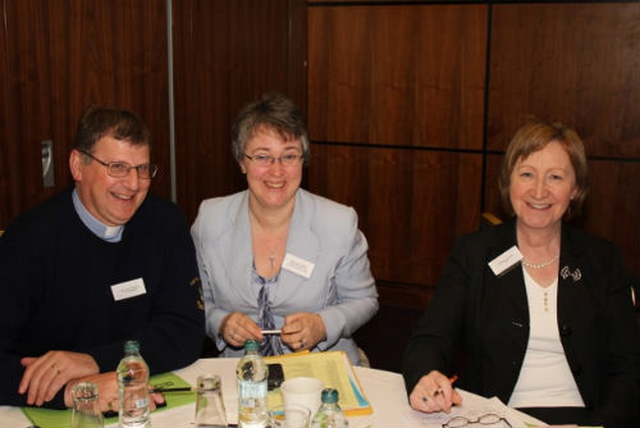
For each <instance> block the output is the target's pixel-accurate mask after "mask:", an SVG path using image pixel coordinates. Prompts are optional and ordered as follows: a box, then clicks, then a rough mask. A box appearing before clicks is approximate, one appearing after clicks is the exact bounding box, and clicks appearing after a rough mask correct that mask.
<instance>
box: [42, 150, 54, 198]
mask: <svg viewBox="0 0 640 428" xmlns="http://www.w3.org/2000/svg"><path fill="white" fill-rule="evenodd" d="M41 145H42V184H43V186H44V187H53V186H54V185H55V179H54V177H55V175H54V170H53V141H51V140H47V141H43V142H42V143H41Z"/></svg>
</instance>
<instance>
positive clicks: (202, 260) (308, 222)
mask: <svg viewBox="0 0 640 428" xmlns="http://www.w3.org/2000/svg"><path fill="white" fill-rule="evenodd" d="M248 203H249V192H248V191H247V190H245V191H243V192H240V193H236V194H233V195H230V196H226V197H221V198H213V199H207V200H205V201H203V202H202V204H201V205H200V210H199V212H198V217H197V218H196V221H195V223H194V224H193V226H192V228H191V234H192V236H193V240H194V243H195V246H196V253H197V256H198V265H199V269H200V278H201V280H202V287H203V294H204V302H205V313H206V330H207V335H208V336H209V337H211V338H213V339H214V340H215V341H216V344H217V346H218V349H219V350H221V352H222V355H223V356H225V357H234V356H239V355H241V354H242V349H236V348H232V347H230V346H228V344H227V343H226V342H225V341H224V340H223V339H222V336H221V335H219V330H220V324H221V323H222V320H223V319H224V318H225V317H226V316H227V315H229V314H230V313H232V312H241V313H243V314H246V315H248V316H250V317H251V318H252V319H253V320H257V319H258V295H257V293H256V290H255V289H254V288H252V286H251V273H252V268H253V251H252V248H253V246H252V242H251V229H250V224H249V204H248ZM367 248H368V246H367V241H366V239H365V237H364V235H363V234H362V232H360V230H358V218H357V215H356V212H355V210H354V209H353V208H350V207H347V206H345V205H341V204H338V203H336V202H333V201H330V200H328V199H325V198H322V197H320V196H317V195H313V194H311V193H309V192H307V191H305V190H303V189H298V191H297V193H296V201H295V207H294V210H293V216H292V218H291V224H290V226H289V235H288V241H287V249H286V252H287V253H289V254H292V255H294V256H297V257H299V258H302V259H304V260H306V261H308V262H311V263H313V264H314V268H313V271H312V273H311V276H310V277H309V279H307V278H304V277H303V276H300V275H298V274H296V273H293V272H291V271H289V270H286V269H284V268H282V269H281V271H280V277H279V281H278V285H277V286H276V287H275V288H274V289H273V290H271V289H270V292H269V295H270V301H271V311H272V313H273V316H274V319H275V324H276V327H277V328H280V327H282V325H283V324H284V318H285V317H286V316H287V315H290V314H293V313H295V312H313V313H318V314H319V315H320V316H321V317H322V320H323V321H324V324H325V327H326V330H327V337H326V339H325V340H324V341H321V342H320V343H318V345H317V346H316V348H314V351H315V350H323V351H324V350H344V351H346V352H347V355H348V356H349V359H350V360H351V362H352V363H353V364H359V363H360V357H359V354H358V349H357V346H356V344H355V342H354V340H353V339H352V337H351V336H352V335H353V333H354V332H355V331H356V330H357V329H358V328H359V327H360V326H362V325H363V324H365V323H366V322H367V321H369V320H370V319H371V318H372V317H373V315H375V313H376V311H377V310H378V293H377V291H376V288H375V282H374V279H373V277H372V276H371V271H370V269H369V259H368V258H367ZM284 348H285V350H286V352H289V351H290V350H289V348H287V347H286V346H285V347H284Z"/></svg>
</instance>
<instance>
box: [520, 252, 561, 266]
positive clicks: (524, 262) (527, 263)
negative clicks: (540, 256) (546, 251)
mask: <svg viewBox="0 0 640 428" xmlns="http://www.w3.org/2000/svg"><path fill="white" fill-rule="evenodd" d="M559 258H560V255H557V256H555V257H552V258H550V259H549V260H547V261H546V262H542V263H530V262H528V261H527V260H526V259H522V264H523V265H524V266H526V267H529V268H531V269H542V268H543V267H547V266H549V265H550V264H551V263H553V262H555V261H556V260H558V259H559Z"/></svg>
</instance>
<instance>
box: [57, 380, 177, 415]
mask: <svg viewBox="0 0 640 428" xmlns="http://www.w3.org/2000/svg"><path fill="white" fill-rule="evenodd" d="M80 382H94V383H95V384H96V385H98V402H99V403H100V411H102V412H107V411H113V412H117V411H118V409H119V407H120V406H119V403H118V377H117V374H116V372H106V373H100V374H97V375H91V376H86V377H83V378H81V379H75V380H73V381H71V382H69V383H68V384H67V387H66V388H65V391H64V404H65V406H67V407H73V396H72V394H71V390H72V389H73V386H74V385H75V384H77V383H80ZM151 388H152V387H151V385H149V390H151ZM149 396H150V399H149V408H150V410H151V411H153V410H155V408H156V405H157V404H162V403H164V401H165V400H164V396H163V395H162V394H160V393H151V394H149Z"/></svg>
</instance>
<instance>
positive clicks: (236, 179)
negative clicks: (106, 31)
mask: <svg viewBox="0 0 640 428" xmlns="http://www.w3.org/2000/svg"><path fill="white" fill-rule="evenodd" d="M305 10H306V9H305V3H304V1H303V0H270V1H263V0H218V1H198V0H174V1H173V18H174V19H173V22H174V59H175V61H174V70H175V85H174V87H175V100H176V102H175V107H176V115H175V118H176V164H177V189H178V192H177V193H178V203H179V204H180V205H181V206H182V207H183V208H184V209H185V211H186V213H187V216H188V217H189V219H190V220H193V219H195V215H196V214H197V209H198V206H199V205H200V202H201V201H202V200H203V199H205V198H211V197H214V196H224V195H228V194H230V193H233V192H235V191H238V190H241V189H244V188H246V180H245V177H244V176H243V175H241V174H240V171H239V168H238V165H237V164H236V163H235V161H234V159H233V156H232V155H231V138H230V131H231V125H232V124H233V122H234V120H235V117H236V115H237V114H238V112H239V110H240V108H241V107H242V106H243V105H244V104H246V103H247V102H249V101H252V100H253V99H255V98H257V97H258V96H259V95H261V94H262V93H264V92H267V91H280V92H283V93H286V94H288V95H289V96H291V97H292V98H293V99H295V100H296V101H297V102H298V103H299V104H300V105H304V102H305V97H306V90H305V86H304V85H305V84H306V82H305V76H306V74H305V67H304V58H305V49H306V25H305V21H306V14H305Z"/></svg>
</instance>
